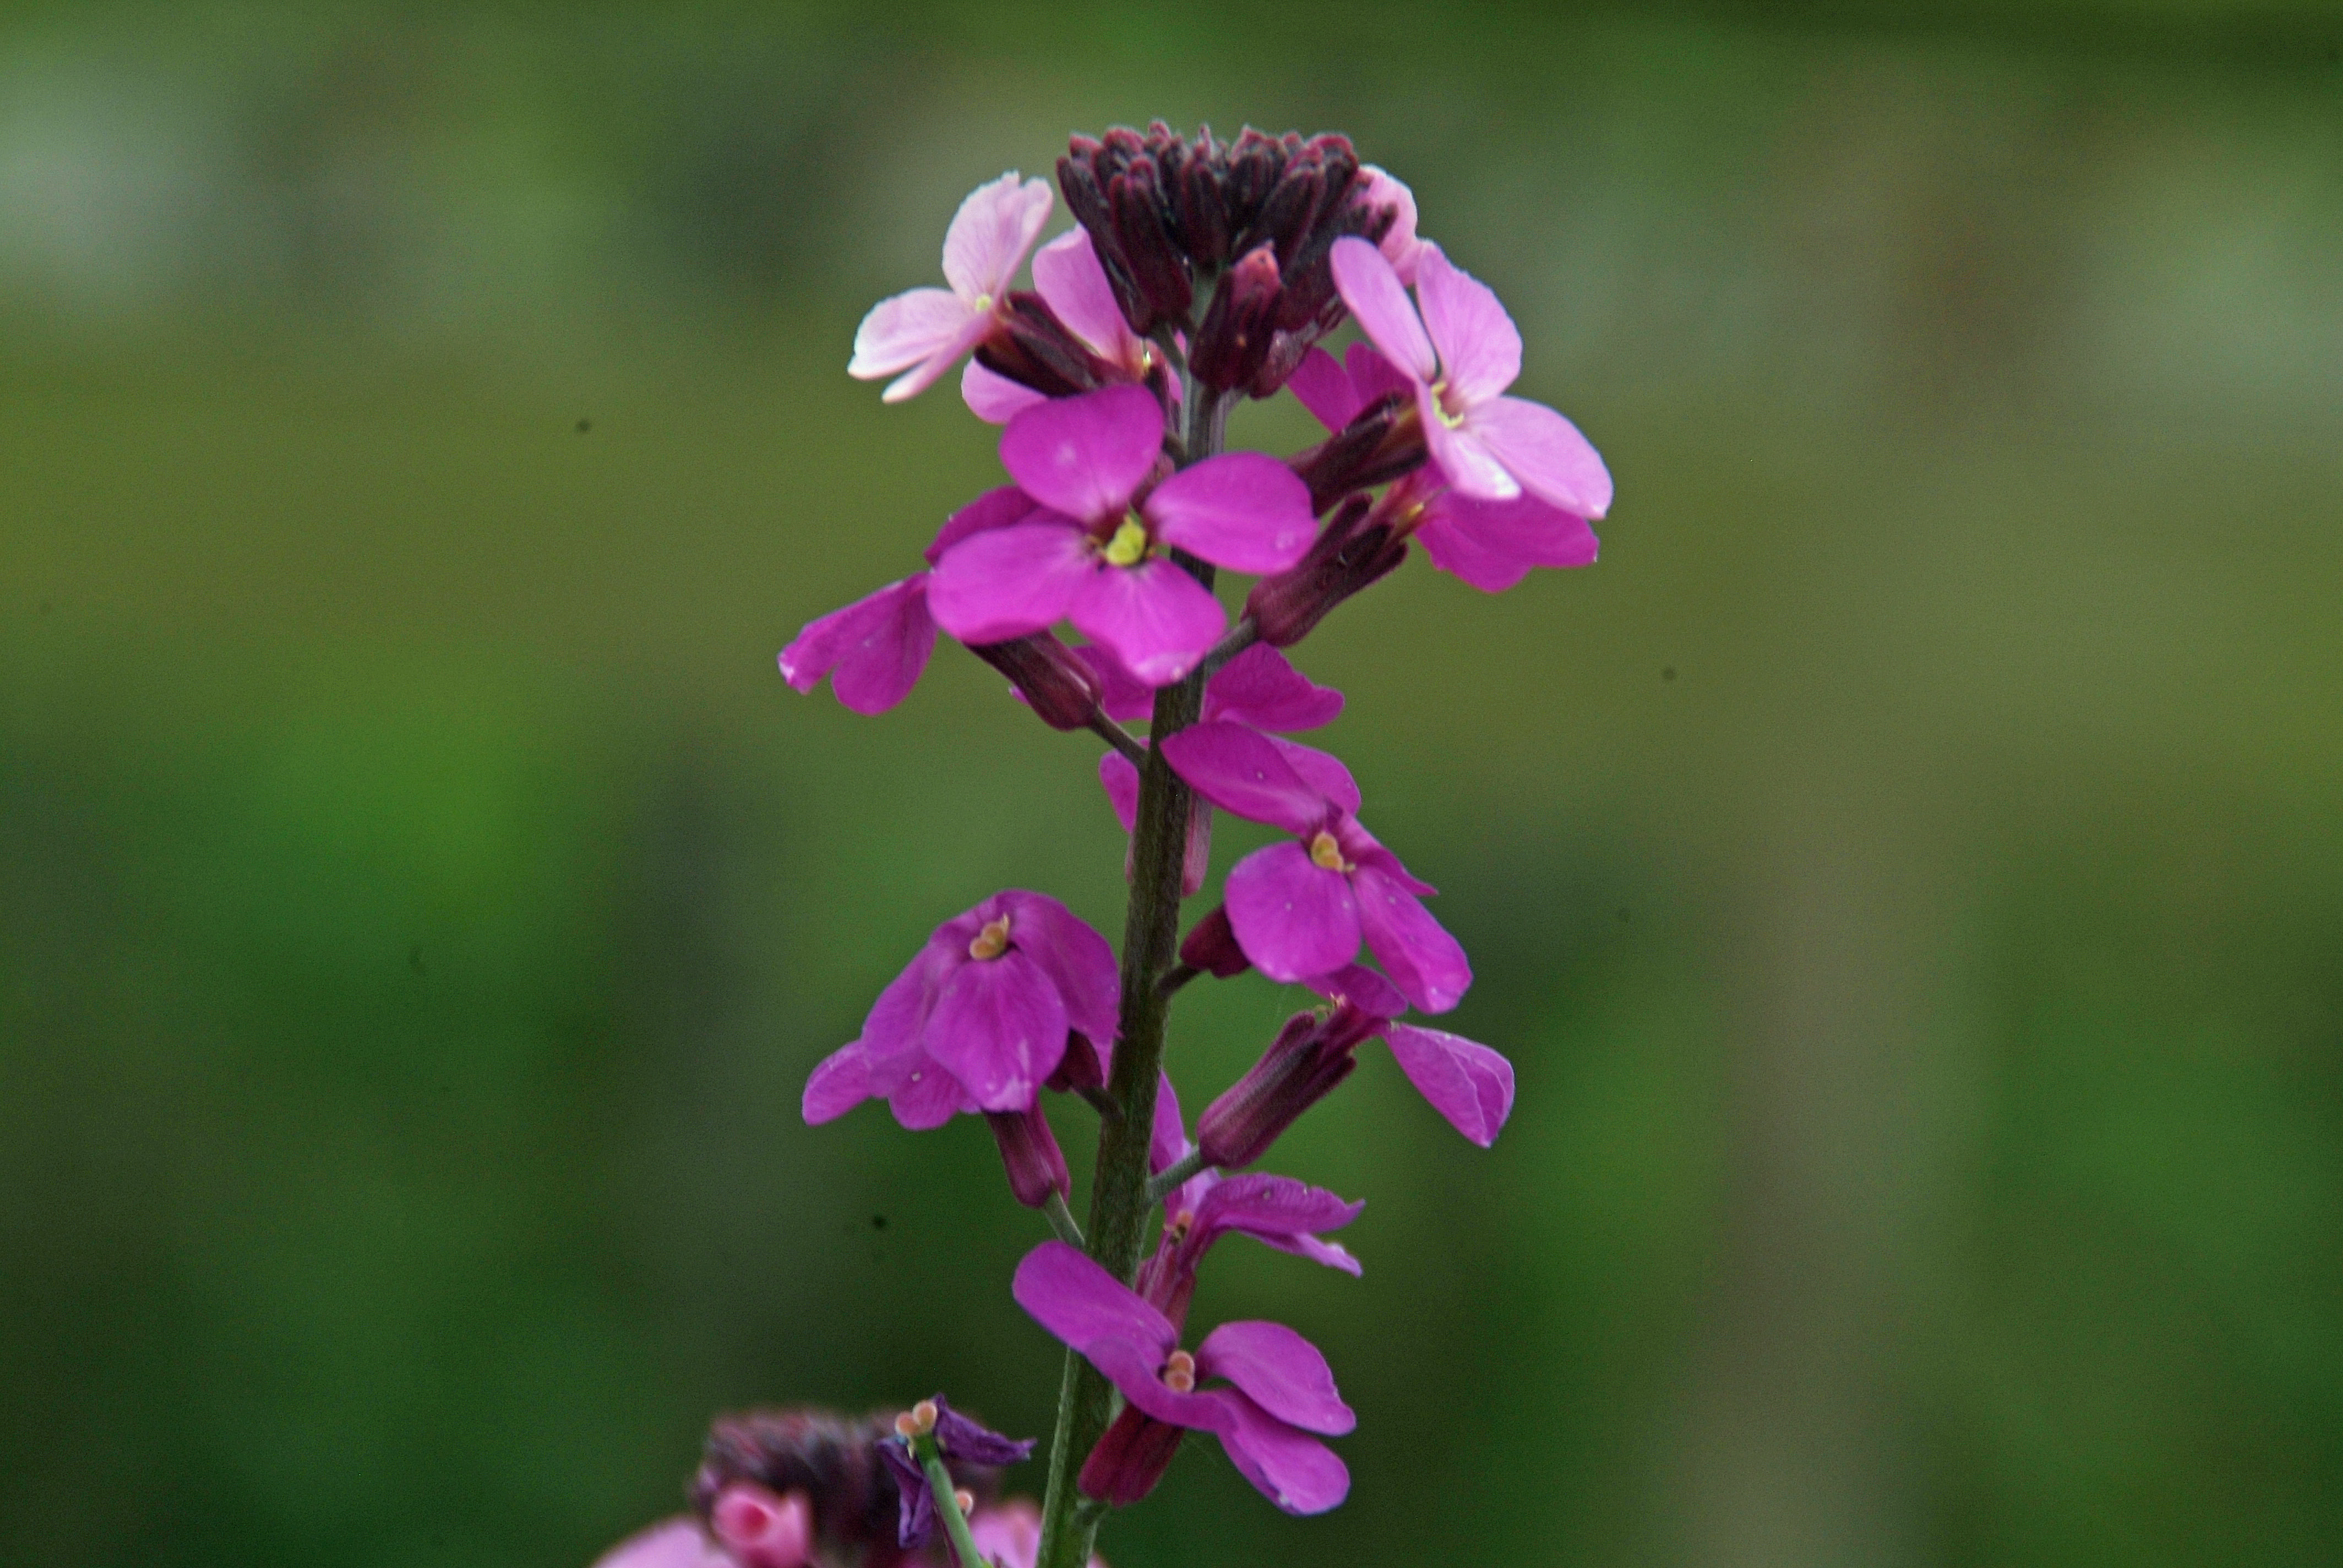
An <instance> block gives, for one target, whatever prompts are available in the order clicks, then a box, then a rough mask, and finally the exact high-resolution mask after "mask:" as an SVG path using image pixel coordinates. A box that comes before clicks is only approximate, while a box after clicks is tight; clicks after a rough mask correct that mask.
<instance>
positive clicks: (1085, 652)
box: [1074, 642, 1155, 724]
mask: <svg viewBox="0 0 2343 1568" xmlns="http://www.w3.org/2000/svg"><path fill="white" fill-rule="evenodd" d="M1074 657H1076V658H1080V659H1081V661H1082V662H1083V663H1084V664H1087V665H1089V666H1090V667H1091V673H1093V674H1095V675H1096V676H1097V677H1098V678H1099V709H1100V710H1101V712H1103V713H1104V714H1105V715H1106V716H1107V717H1108V718H1109V719H1116V720H1119V721H1121V723H1124V724H1128V723H1130V722H1131V720H1133V719H1145V718H1147V717H1149V716H1150V715H1151V714H1152V713H1153V712H1154V711H1155V689H1154V688H1153V687H1151V686H1150V685H1148V684H1147V683H1146V682H1145V681H1143V680H1141V679H1140V678H1139V677H1137V676H1135V675H1133V674H1131V670H1130V669H1129V668H1127V667H1126V666H1125V665H1124V664H1123V662H1122V660H1121V659H1119V658H1115V656H1114V650H1113V649H1112V648H1101V647H1099V646H1098V644H1096V643H1094V642H1093V643H1084V644H1083V645H1082V646H1081V647H1080V648H1076V649H1074Z"/></svg>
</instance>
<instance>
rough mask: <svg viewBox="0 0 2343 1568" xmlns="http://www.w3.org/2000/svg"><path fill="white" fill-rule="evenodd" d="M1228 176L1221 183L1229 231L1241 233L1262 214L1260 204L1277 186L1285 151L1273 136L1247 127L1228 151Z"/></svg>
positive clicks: (1250, 226) (1282, 167)
mask: <svg viewBox="0 0 2343 1568" xmlns="http://www.w3.org/2000/svg"><path fill="white" fill-rule="evenodd" d="M1225 166H1226V168H1227V171H1228V172H1227V174H1226V175H1225V176H1223V177H1222V192H1223V200H1224V201H1225V203H1226V205H1227V207H1228V214H1229V231H1230V232H1231V233H1232V234H1244V233H1247V232H1249V231H1251V229H1252V226H1253V220H1254V219H1255V218H1257V217H1258V216H1260V215H1261V204H1262V202H1264V201H1266V200H1268V199H1269V193H1270V191H1271V190H1272V188H1273V187H1274V186H1276V184H1277V176H1279V175H1281V174H1282V173H1284V172H1285V149H1284V147H1283V146H1281V145H1280V144H1279V143H1278V141H1277V139H1276V138H1275V137H1273V136H1263V135H1262V134H1261V133H1260V132H1259V131H1256V130H1254V129H1253V128H1252V126H1246V127H1245V128H1244V129H1243V130H1242V132H1240V133H1239V134H1238V136H1237V139H1236V145H1235V146H1232V147H1231V148H1230V149H1229V151H1228V156H1227V158H1226V160H1225Z"/></svg>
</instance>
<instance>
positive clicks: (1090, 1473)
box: [1075, 1404, 1188, 1508]
mask: <svg viewBox="0 0 2343 1568" xmlns="http://www.w3.org/2000/svg"><path fill="white" fill-rule="evenodd" d="M1187 1435H1188V1429H1187V1428H1186V1427H1184V1426H1174V1425H1172V1423H1171V1422H1168V1421H1158V1420H1156V1419H1155V1418H1154V1417H1153V1416H1151V1415H1150V1414H1148V1413H1147V1412H1145V1411H1143V1410H1141V1409H1140V1408H1139V1407H1138V1406H1137V1405H1135V1404H1132V1405H1125V1406H1124V1407H1123V1411H1122V1413H1121V1415H1119V1416H1117V1417H1115V1418H1114V1424H1113V1425H1112V1426H1110V1427H1108V1428H1107V1429H1106V1433H1105V1435H1104V1436H1102V1437H1101V1438H1100V1439H1099V1440H1098V1446H1097V1447H1096V1448H1093V1449H1091V1456H1090V1457H1089V1458H1088V1459H1086V1460H1084V1461H1082V1472H1081V1476H1080V1477H1078V1478H1077V1479H1076V1481H1075V1484H1076V1485H1077V1486H1079V1487H1080V1488H1081V1493H1082V1495H1083V1496H1085V1497H1095V1498H1097V1499H1098V1500H1099V1501H1100V1502H1101V1503H1112V1504H1113V1505H1114V1506H1116V1507H1118V1508H1122V1507H1127V1506H1129V1505H1130V1504H1131V1503H1136V1502H1138V1501H1139V1500H1140V1499H1141V1498H1142V1497H1144V1496H1146V1495H1147V1494H1148V1493H1151V1492H1152V1491H1154V1490H1155V1483H1157V1482H1159V1481H1161V1480H1162V1479H1163V1473H1164V1472H1165V1471H1167V1470H1169V1469H1171V1468H1172V1455H1174V1454H1176V1453H1178V1452H1180V1440H1181V1439H1182V1438H1183V1437H1185V1436H1187Z"/></svg>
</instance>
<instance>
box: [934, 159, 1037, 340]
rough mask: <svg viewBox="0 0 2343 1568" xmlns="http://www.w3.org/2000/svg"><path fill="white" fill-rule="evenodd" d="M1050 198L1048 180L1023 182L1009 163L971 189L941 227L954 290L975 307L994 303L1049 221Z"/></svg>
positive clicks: (946, 276)
mask: <svg viewBox="0 0 2343 1568" xmlns="http://www.w3.org/2000/svg"><path fill="white" fill-rule="evenodd" d="M1051 200H1052V198H1051V194H1050V182H1049V181H1047V180H1042V179H1031V180H1027V181H1025V182H1024V183H1023V184H1019V183H1018V179H1017V174H1016V171H1015V170H1013V169H1012V170H1011V171H1010V172H1009V173H1008V174H1005V175H1002V176H1001V177H1000V178H999V179H997V180H991V181H989V182H987V183H986V184H983V185H980V186H977V187H976V188H975V189H974V190H972V191H970V192H969V193H968V196H967V197H966V198H965V199H964V200H962V201H961V203H960V210H959V211H958V212H956V213H954V214H952V220H951V226H950V228H948V229H946V230H945V231H944V279H945V281H946V282H948V283H950V285H951V286H952V292H953V293H955V294H957V295H959V296H960V298H962V299H964V300H966V301H967V302H968V303H969V305H970V307H974V308H978V309H990V307H992V306H993V305H994V304H995V303H997V302H998V301H999V300H1000V298H1001V296H1002V295H1003V294H1006V293H1007V292H1008V291H1009V285H1010V282H1011V279H1013V278H1014V277H1016V276H1017V268H1018V267H1019V266H1021V265H1022V264H1023V262H1024V260H1025V253H1026V252H1027V251H1029V250H1031V249H1032V248H1033V241H1034V240H1035V239H1036V238H1038V237H1039V236H1041V226H1042V225H1043V224H1045V223H1047V222H1049V221H1050V205H1051ZM980 302H981V303H980Z"/></svg>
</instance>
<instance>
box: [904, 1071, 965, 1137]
mask: <svg viewBox="0 0 2343 1568" xmlns="http://www.w3.org/2000/svg"><path fill="white" fill-rule="evenodd" d="M887 1109H888V1110H890V1111H893V1112H894V1113H895V1121H896V1124H897V1125H898V1126H900V1127H901V1128H902V1129H903V1131H906V1132H926V1131H930V1129H932V1128H937V1127H941V1126H942V1125H943V1124H944V1123H945V1122H947V1121H950V1120H951V1119H952V1118H953V1117H955V1116H957V1115H959V1114H960V1112H961V1111H973V1110H975V1109H976V1104H975V1101H971V1100H970V1098H969V1095H968V1091H967V1090H965V1089H963V1088H961V1087H960V1080H958V1079H956V1078H954V1077H953V1076H952V1075H951V1074H950V1073H949V1072H947V1071H945V1070H943V1069H942V1068H940V1067H939V1066H937V1065H936V1063H935V1062H933V1061H931V1060H929V1059H928V1058H926V1057H924V1056H922V1057H921V1058H920V1060H919V1065H918V1066H916V1067H914V1068H912V1069H911V1070H910V1072H908V1073H906V1074H904V1076H903V1081H902V1082H900V1083H899V1084H897V1085H896V1086H895V1091H894V1092H893V1093H891V1094H890V1095H888V1096H887Z"/></svg>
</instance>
